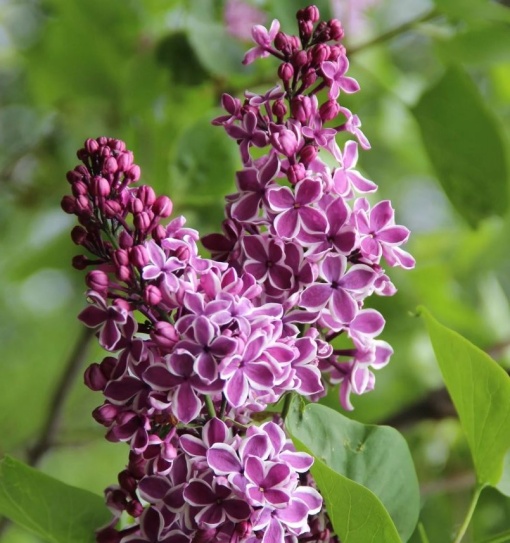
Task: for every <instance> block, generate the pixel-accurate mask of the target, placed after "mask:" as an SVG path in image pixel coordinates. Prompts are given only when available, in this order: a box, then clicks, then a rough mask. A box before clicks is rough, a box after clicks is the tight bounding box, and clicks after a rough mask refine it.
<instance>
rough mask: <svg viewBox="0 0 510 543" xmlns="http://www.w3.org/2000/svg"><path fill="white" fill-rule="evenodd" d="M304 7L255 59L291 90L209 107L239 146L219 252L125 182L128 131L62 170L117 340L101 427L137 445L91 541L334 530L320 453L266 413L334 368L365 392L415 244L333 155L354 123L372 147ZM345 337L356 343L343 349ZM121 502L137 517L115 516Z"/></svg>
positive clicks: (98, 298) (97, 370)
mask: <svg viewBox="0 0 510 543" xmlns="http://www.w3.org/2000/svg"><path fill="white" fill-rule="evenodd" d="M297 19H298V27H299V36H291V35H287V34H284V33H283V32H282V31H280V24H279V22H278V21H276V20H275V21H273V22H272V24H271V26H270V28H269V30H268V29H266V28H264V27H263V26H260V25H257V26H255V27H254V29H253V32H252V36H253V39H254V41H255V47H254V48H252V49H250V51H248V53H247V54H246V56H245V60H244V62H245V63H246V64H249V63H251V62H253V61H254V60H256V59H257V58H264V57H268V56H271V55H272V56H274V57H276V58H277V59H279V61H280V62H281V64H280V67H279V69H278V76H279V78H280V79H281V81H282V84H281V86H276V87H274V88H272V89H270V90H269V91H268V92H267V93H265V94H262V95H258V94H255V93H252V92H246V95H245V100H244V102H241V101H240V100H239V99H237V98H235V97H232V96H229V95H224V97H223V100H222V104H223V107H224V109H225V110H226V113H227V114H226V115H224V116H221V117H219V118H217V119H216V120H215V121H214V124H216V125H220V126H223V127H224V128H225V131H226V132H227V134H228V135H229V136H230V137H232V138H233V139H235V140H236V141H237V143H238V145H239V151H240V155H241V159H242V162H243V169H242V170H241V171H240V172H238V174H237V178H236V181H237V188H238V192H237V193H236V194H234V195H230V196H229V197H228V200H227V205H226V219H225V222H224V225H223V231H224V234H212V235H209V236H206V237H205V238H204V239H203V243H204V245H205V247H206V248H208V249H210V250H211V253H212V255H213V257H215V258H216V260H211V259H207V258H202V257H201V256H199V253H198V248H197V241H198V239H199V235H198V233H197V232H196V231H195V230H193V229H190V228H187V227H186V226H185V220H184V218H183V217H176V218H173V219H171V220H170V222H168V224H163V222H162V221H163V219H167V218H168V217H170V216H171V213H172V202H171V200H170V199H169V198H168V197H166V196H158V195H156V194H155V193H154V191H153V189H152V188H151V187H149V186H144V185H142V186H134V184H135V183H136V182H137V181H138V180H139V178H140V168H139V167H138V166H137V165H136V164H135V163H134V162H133V154H132V153H131V152H130V151H128V150H127V149H126V146H125V144H124V143H123V142H121V141H119V140H115V139H110V138H97V139H95V140H94V139H90V140H87V141H86V142H85V145H84V147H83V148H82V149H80V150H79V151H78V158H79V159H80V160H81V161H82V163H83V164H82V165H80V166H77V167H76V168H75V169H74V170H73V171H71V172H69V173H68V176H67V179H68V181H69V183H70V184H71V193H72V195H70V196H65V197H64V198H63V200H62V208H63V209H64V211H66V212H67V213H71V214H75V215H76V216H77V217H78V220H79V222H80V226H77V227H75V228H74V230H73V232H72V239H73V241H74V242H75V243H76V244H77V245H80V246H81V247H83V248H84V249H85V250H86V251H87V252H88V253H89V255H93V258H92V257H90V256H84V255H80V256H78V257H76V258H75V259H74V261H73V263H74V266H75V267H76V268H78V269H86V268H91V270H90V271H89V273H88V274H87V276H86V283H87V286H88V288H89V290H88V292H87V297H88V301H89V306H88V307H87V308H86V309H85V310H83V311H82V313H81V314H80V315H79V318H80V320H81V321H82V322H83V323H84V324H85V325H86V326H89V327H91V328H93V329H95V330H96V333H97V337H98V340H99V343H100V345H101V346H102V347H103V348H104V349H105V350H107V351H109V352H110V353H111V354H110V355H109V356H107V357H106V358H104V360H103V361H102V362H100V363H95V364H92V365H91V366H90V367H89V368H88V369H87V371H86V374H85V382H86V384H87V385H88V386H89V387H90V388H91V389H92V390H96V391H102V393H103V395H104V398H105V401H104V403H103V405H101V406H100V407H98V408H97V409H96V410H95V411H94V413H93V415H94V417H95V419H96V420H97V421H98V422H99V423H100V424H102V425H104V426H105V427H106V429H107V434H106V437H107V439H108V440H110V441H121V442H126V443H128V444H129V447H130V457H129V463H128V465H127V467H126V469H125V470H124V471H123V472H121V474H119V478H118V482H119V484H118V485H116V486H112V487H110V488H108V489H107V491H106V500H107V504H108V506H109V508H110V509H111V511H112V513H113V518H112V522H111V523H110V524H109V525H108V526H106V527H104V528H103V529H101V530H100V531H99V532H98V534H97V541H98V542H99V543H110V542H111V543H128V542H131V543H132V542H136V543H142V542H150V543H154V542H168V543H170V542H171V543H181V542H183V543H184V542H188V543H189V542H199V541H201V542H209V541H218V542H225V543H258V542H260V541H262V542H263V543H288V542H290V541H293V542H298V541H303V542H305V541H307V542H308V541H309V542H313V541H321V542H326V543H327V542H329V541H331V542H337V541H338V540H337V538H336V536H334V535H333V534H332V533H331V526H330V523H329V520H328V517H327V512H326V511H325V509H324V507H323V505H322V498H321V496H320V494H319V493H318V491H317V490H316V489H315V485H314V482H313V480H312V478H311V476H310V474H309V469H310V467H311V465H312V463H313V459H312V457H310V456H309V455H307V454H304V453H298V452H296V451H295V449H294V447H293V445H292V442H291V441H290V440H289V439H288V438H287V437H286V435H285V430H284V420H283V419H282V417H281V416H280V415H279V414H278V413H276V414H275V413H273V414H271V413H269V412H265V410H266V408H267V407H268V406H269V405H271V404H275V403H276V402H278V401H279V400H280V399H282V398H283V397H285V400H284V403H285V404H286V405H288V401H289V400H290V398H291V394H293V393H297V394H301V395H304V396H308V397H310V398H313V399H318V398H319V397H321V396H322V395H324V393H325V390H326V387H327V386H328V384H339V385H340V387H339V389H340V400H341V403H342V405H343V406H344V408H346V409H352V404H351V400H350V396H351V394H352V393H354V394H363V393H365V392H367V391H369V390H371V389H372V388H373V386H374V382H375V377H374V374H373V371H372V370H374V369H379V368H381V367H383V366H384V365H386V364H387V363H388V361H389V358H390V356H391V354H392V349H391V347H390V346H389V345H388V344H387V343H386V342H384V341H382V340H380V339H377V338H378V336H379V334H380V333H381V332H382V330H383V327H384V319H383V317H382V315H380V313H378V312H377V311H375V310H374V309H368V308H366V307H364V303H365V299H366V298H367V297H368V296H370V295H372V294H374V293H375V294H378V295H382V296H388V295H392V294H393V293H394V292H395V288H394V286H393V285H392V283H391V281H390V279H389V278H388V277H387V276H386V274H385V272H384V270H383V268H382V264H383V259H384V260H385V261H386V262H387V263H388V264H390V265H391V266H401V267H403V268H406V269H408V268H412V267H413V265H414V260H413V259H412V257H411V256H410V255H409V254H408V253H407V252H405V251H404V250H403V249H402V248H401V245H402V244H403V243H404V242H405V241H406V240H407V238H408V236H409V231H408V230H407V229H406V228H405V227H403V226H398V225H396V224H395V220H394V212H393V208H392V207H391V204H390V202H388V201H382V202H379V203H375V204H374V205H372V206H371V204H370V203H369V202H368V200H367V199H366V198H365V197H364V196H358V195H359V194H362V195H363V194H366V193H371V192H374V191H375V190H376V189H377V186H376V185H375V183H373V182H372V181H370V180H368V179H366V178H365V177H363V176H362V175H361V174H360V173H359V172H357V171H356V170H355V169H354V168H355V166H356V163H357V160H358V142H356V141H353V140H347V141H346V143H345V146H344V148H343V151H342V150H341V149H340V147H339V145H338V143H337V141H336V136H337V134H338V133H340V132H347V133H350V134H354V135H355V136H356V137H357V139H358V141H359V144H360V145H361V146H362V147H363V148H365V149H366V148H369V143H368V141H367V139H366V137H365V136H364V135H363V133H362V132H361V130H360V128H359V127H360V122H359V119H358V117H357V116H356V115H353V114H352V113H351V112H350V111H349V110H348V109H347V108H345V107H343V106H340V105H339V104H338V103H337V98H338V97H339V96H340V97H343V94H344V93H352V92H356V91H357V90H359V85H358V83H357V82H356V81H355V80H354V79H352V78H351V77H349V76H347V75H346V73H347V71H348V67H349V63H348V60H347V57H346V52H345V49H344V47H343V46H342V45H341V44H339V43H338V41H339V40H340V39H341V38H342V37H343V30H342V26H341V24H340V22H339V21H336V20H332V21H329V22H320V21H319V19H320V14H319V10H318V9H317V8H316V7H315V6H310V7H308V8H306V9H303V10H300V11H299V12H298V14H297ZM321 101H322V103H321ZM337 116H341V117H342V118H341V120H339V121H336V120H335V119H336V118H337ZM254 147H256V148H258V149H259V151H257V153H254ZM324 154H326V155H328V156H329V158H328V159H327V160H324V159H323V158H322V156H323V155H324ZM255 157H257V158H255ZM332 165H333V166H332ZM340 335H343V336H344V337H345V338H347V341H348V342H350V346H349V347H348V348H342V349H340V348H337V346H336V338H338V337H339V336H340ZM255 414H257V417H255ZM255 418H257V420H266V421H267V422H265V423H263V424H261V425H260V426H257V425H255V424H254V422H253V420H254V419H255ZM123 514H128V515H130V516H131V517H132V521H131V522H130V523H128V525H127V527H126V528H123V529H118V528H116V525H117V522H118V520H119V519H120V518H121V516H122V515H123Z"/></svg>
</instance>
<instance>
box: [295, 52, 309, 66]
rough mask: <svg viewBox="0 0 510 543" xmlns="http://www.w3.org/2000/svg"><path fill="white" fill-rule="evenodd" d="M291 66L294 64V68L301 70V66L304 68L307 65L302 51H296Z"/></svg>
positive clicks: (305, 53) (306, 56)
mask: <svg viewBox="0 0 510 543" xmlns="http://www.w3.org/2000/svg"><path fill="white" fill-rule="evenodd" d="M292 64H294V66H295V67H296V68H302V67H303V66H306V65H307V64H308V54H307V52H306V51H303V50H302V49H301V51H296V52H295V53H294V54H293V55H292Z"/></svg>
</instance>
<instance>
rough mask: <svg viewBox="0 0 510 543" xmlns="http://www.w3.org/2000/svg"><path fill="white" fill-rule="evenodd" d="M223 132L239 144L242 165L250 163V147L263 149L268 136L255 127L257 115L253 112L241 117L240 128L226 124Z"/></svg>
mask: <svg viewBox="0 0 510 543" xmlns="http://www.w3.org/2000/svg"><path fill="white" fill-rule="evenodd" d="M225 131H226V132H227V134H228V135H229V136H230V137H231V138H234V139H235V140H238V141H239V142H240V143H239V145H240V147H239V148H240V150H241V157H242V159H243V163H244V164H248V163H249V162H250V153H249V148H250V146H251V145H255V147H265V145H267V141H268V136H267V134H266V133H265V132H264V131H262V130H261V129H260V128H258V127H257V115H255V113H253V111H247V112H246V113H245V114H244V115H243V118H242V122H241V126H239V125H237V124H226V125H225Z"/></svg>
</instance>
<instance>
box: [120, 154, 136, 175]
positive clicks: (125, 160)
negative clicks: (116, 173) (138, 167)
mask: <svg viewBox="0 0 510 543" xmlns="http://www.w3.org/2000/svg"><path fill="white" fill-rule="evenodd" d="M132 164H133V153H132V152H131V151H125V152H123V153H121V154H120V155H119V156H118V157H117V165H118V167H119V170H120V171H122V172H125V171H126V170H128V169H129V168H130V167H131V165H132Z"/></svg>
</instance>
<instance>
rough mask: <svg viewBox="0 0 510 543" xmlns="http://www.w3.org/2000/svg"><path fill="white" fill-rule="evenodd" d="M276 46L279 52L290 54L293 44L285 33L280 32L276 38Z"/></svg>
mask: <svg viewBox="0 0 510 543" xmlns="http://www.w3.org/2000/svg"><path fill="white" fill-rule="evenodd" d="M274 46H275V49H277V50H278V51H282V52H284V53H286V52H290V49H291V43H290V41H289V37H288V36H287V34H285V33H284V32H278V33H277V34H276V36H275V38H274Z"/></svg>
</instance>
